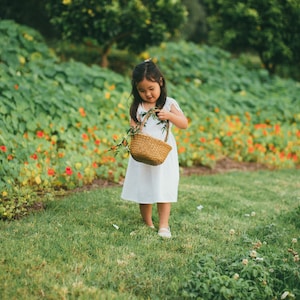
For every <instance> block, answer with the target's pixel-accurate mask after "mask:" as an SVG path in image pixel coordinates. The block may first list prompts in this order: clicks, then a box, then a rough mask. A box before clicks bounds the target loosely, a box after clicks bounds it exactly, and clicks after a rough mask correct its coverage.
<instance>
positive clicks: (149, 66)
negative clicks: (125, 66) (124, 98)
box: [130, 60, 167, 122]
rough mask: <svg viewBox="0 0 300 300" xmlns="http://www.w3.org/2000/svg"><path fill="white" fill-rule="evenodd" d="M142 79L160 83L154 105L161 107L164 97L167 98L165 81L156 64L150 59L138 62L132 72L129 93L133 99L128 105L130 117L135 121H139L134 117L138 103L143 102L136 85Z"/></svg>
mask: <svg viewBox="0 0 300 300" xmlns="http://www.w3.org/2000/svg"><path fill="white" fill-rule="evenodd" d="M144 79H147V80H149V81H153V82H157V83H158V84H159V85H160V96H159V98H158V99H157V101H156V107H157V108H159V109H161V108H163V106H164V105H165V103H166V98H167V88H166V82H165V78H164V76H163V74H162V73H161V71H160V70H159V68H158V67H157V65H156V64H155V63H154V62H153V61H151V60H146V61H144V62H142V63H140V64H138V65H137V66H136V67H135V68H134V70H133V72H132V79H131V87H132V89H131V95H132V96H133V101H132V103H131V106H130V117H131V118H132V119H133V120H134V121H135V122H139V121H138V119H137V117H136V112H137V109H138V106H139V104H140V103H142V102H143V99H142V98H141V96H140V94H139V92H138V90H137V85H138V83H140V82H141V81H142V80H144Z"/></svg>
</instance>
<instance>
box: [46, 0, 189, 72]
mask: <svg viewBox="0 0 300 300" xmlns="http://www.w3.org/2000/svg"><path fill="white" fill-rule="evenodd" d="M46 9H47V11H48V13H49V15H50V18H51V22H52V23H53V24H54V26H55V27H56V28H57V29H58V30H59V31H60V32H61V34H62V38H64V39H69V40H71V41H83V40H84V39H86V38H88V39H92V40H94V41H96V42H97V43H98V44H99V46H100V47H101V49H102V50H101V57H102V63H101V65H102V66H103V67H106V66H107V65H108V59H107V57H108V55H109V52H110V50H111V48H112V46H113V45H114V46H115V47H117V48H119V49H128V50H130V51H133V52H135V53H138V52H140V51H143V50H145V48H146V47H148V46H152V45H157V44H159V43H161V42H162V41H163V40H165V39H167V38H169V37H174V36H175V35H176V33H177V31H178V30H179V28H180V27H181V25H183V24H184V21H185V18H186V15H187V11H186V9H185V6H184V5H183V4H181V1H178V0H159V1H152V0H127V1H126V0H49V1H48V3H47V4H46Z"/></svg>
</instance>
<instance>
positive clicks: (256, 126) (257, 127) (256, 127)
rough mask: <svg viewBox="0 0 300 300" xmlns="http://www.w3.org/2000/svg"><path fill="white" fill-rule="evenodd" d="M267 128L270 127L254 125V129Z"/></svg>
mask: <svg viewBox="0 0 300 300" xmlns="http://www.w3.org/2000/svg"><path fill="white" fill-rule="evenodd" d="M267 127H268V125H267V124H255V125H254V128H255V129H260V128H267Z"/></svg>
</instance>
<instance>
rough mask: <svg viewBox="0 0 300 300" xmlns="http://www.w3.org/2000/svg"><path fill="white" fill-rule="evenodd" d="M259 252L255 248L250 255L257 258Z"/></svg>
mask: <svg viewBox="0 0 300 300" xmlns="http://www.w3.org/2000/svg"><path fill="white" fill-rule="evenodd" d="M256 256H257V252H256V251H255V250H252V251H250V257H252V258H256Z"/></svg>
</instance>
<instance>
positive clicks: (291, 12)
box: [202, 0, 300, 73]
mask: <svg viewBox="0 0 300 300" xmlns="http://www.w3.org/2000/svg"><path fill="white" fill-rule="evenodd" d="M202 3H203V4H204V5H205V7H206V10H207V14H208V24H209V26H210V33H209V38H208V41H209V42H210V43H212V44H214V45H217V46H220V47H222V48H225V49H227V50H229V51H232V52H241V51H248V50H254V51H256V52H257V53H258V55H259V57H260V59H261V61H262V62H263V64H264V66H265V68H266V69H267V70H268V71H269V72H270V73H274V72H275V70H276V66H277V65H279V64H290V63H294V64H299V62H300V61H299V58H300V56H299V53H300V0H289V1H286V0H264V1H261V0H243V1H235V2H233V1H231V0H218V1H217V0H202Z"/></svg>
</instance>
